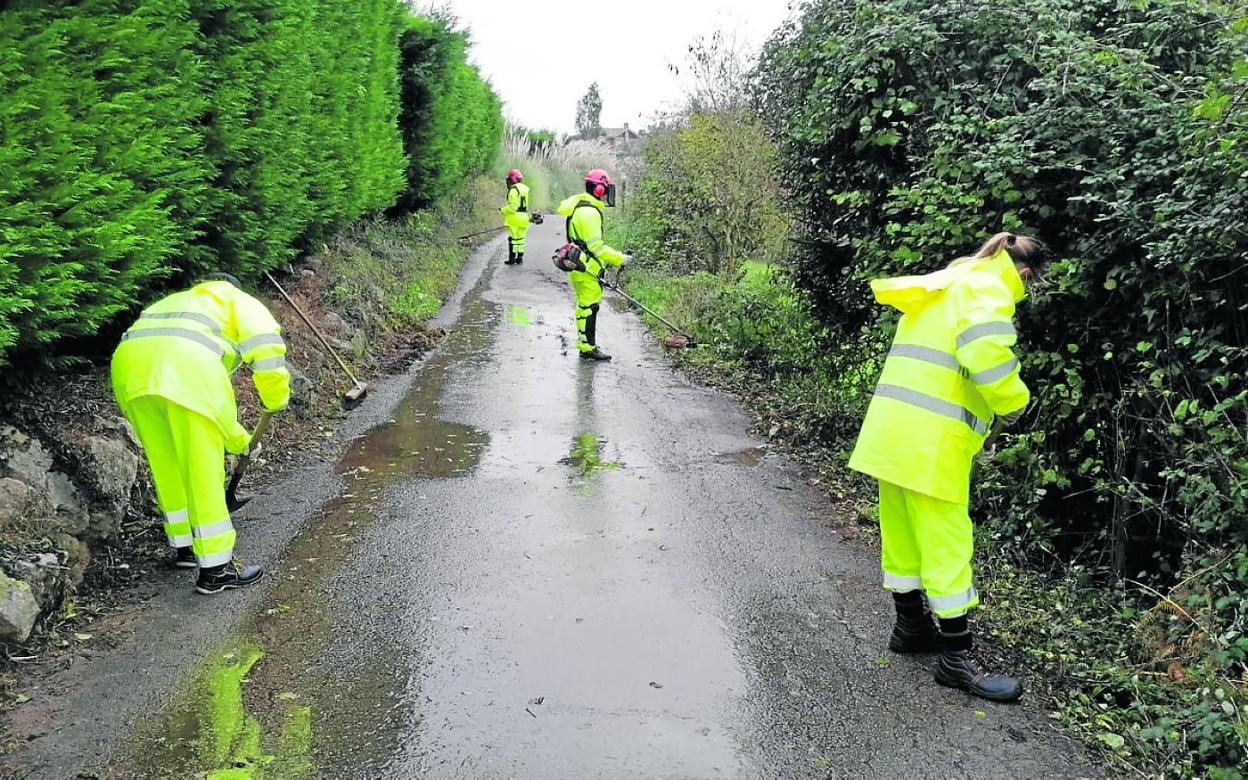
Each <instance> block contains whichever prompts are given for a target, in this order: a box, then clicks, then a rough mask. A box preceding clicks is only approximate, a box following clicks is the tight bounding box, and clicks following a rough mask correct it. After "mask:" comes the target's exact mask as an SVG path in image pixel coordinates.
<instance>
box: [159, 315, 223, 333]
mask: <svg viewBox="0 0 1248 780" xmlns="http://www.w3.org/2000/svg"><path fill="white" fill-rule="evenodd" d="M139 319H141V320H191V321H192V322H198V323H199V324H200V325H203V326H204V327H206V328H208V329H209V330H211V331H212V332H213V333H215V334H217V335H218V336H220V335H221V326H220V325H218V324H217V323H216V322H214V321H213V320H212V318H211V317H209V316H208V315H206V314H197V313H195V312H193V311H162V312H156V313H150V312H143V313H142V314H140V315H139Z"/></svg>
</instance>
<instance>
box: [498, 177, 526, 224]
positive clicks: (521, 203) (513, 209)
mask: <svg viewBox="0 0 1248 780" xmlns="http://www.w3.org/2000/svg"><path fill="white" fill-rule="evenodd" d="M498 212H499V213H500V214H502V215H503V224H504V225H506V226H507V227H509V228H522V227H527V226H528V224H529V220H530V219H532V215H531V214H530V213H529V185H527V184H524V183H523V182H516V183H515V184H513V185H511V186H510V187H508V188H507V205H506V206H503V207H502V208H500V209H499V210H498Z"/></svg>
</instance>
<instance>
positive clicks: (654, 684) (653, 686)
mask: <svg viewBox="0 0 1248 780" xmlns="http://www.w3.org/2000/svg"><path fill="white" fill-rule="evenodd" d="M650 687H651V688H662V687H663V683H657V682H655V681H654V680H651V681H650Z"/></svg>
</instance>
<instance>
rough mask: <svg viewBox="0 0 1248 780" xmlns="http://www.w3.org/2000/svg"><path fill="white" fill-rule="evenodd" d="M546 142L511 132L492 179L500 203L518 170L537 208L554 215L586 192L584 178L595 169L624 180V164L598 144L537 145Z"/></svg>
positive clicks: (596, 142) (531, 133)
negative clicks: (507, 180) (510, 176)
mask: <svg viewBox="0 0 1248 780" xmlns="http://www.w3.org/2000/svg"><path fill="white" fill-rule="evenodd" d="M535 137H536V138H539V139H540V138H542V136H541V135H537V134H534V133H533V132H532V131H526V130H523V129H520V128H510V129H509V131H508V133H507V135H506V138H505V139H504V142H503V146H502V149H501V150H500V151H499V153H498V155H497V157H496V160H495V163H494V168H493V171H492V173H491V177H492V178H494V180H495V181H497V182H498V187H499V189H498V202H499V203H500V204H501V203H502V201H503V198H504V197H505V194H506V187H505V186H504V185H503V179H504V178H505V177H506V175H507V171H509V170H510V169H512V168H518V169H519V170H520V171H521V172H522V173H523V174H524V183H525V184H527V185H529V189H530V196H531V198H532V201H533V204H534V207H535V208H537V209H539V210H542V211H545V212H548V213H549V212H550V211H552V210H553V209H554V207H555V206H556V205H557V204H558V203H559V201H561V200H563V199H564V198H566V197H568V196H569V195H573V194H575V193H578V192H582V191H584V189H585V185H584V176H585V174H586V173H587V172H588V171H590V170H592V169H594V168H606V169H607V170H608V171H610V172H611V173H612V175H613V176H617V177H618V176H620V175H621V171H622V170H623V169H622V167H621V161H620V160H619V159H618V158H617V157H616V156H615V154H614V153H613V152H612V151H611V149H609V148H608V147H606V146H604V145H603V144H602V143H600V142H598V141H568V142H567V143H564V144H552V143H549V142H545V143H543V142H540V141H539V142H535V141H534V138H535Z"/></svg>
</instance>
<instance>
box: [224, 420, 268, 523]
mask: <svg viewBox="0 0 1248 780" xmlns="http://www.w3.org/2000/svg"><path fill="white" fill-rule="evenodd" d="M272 419H273V413H272V412H261V414H260V421H259V422H257V423H256V430H255V432H254V433H252V434H251V446H250V447H249V448H248V449H247V452H246V453H244V454H242V455H239V456H238V462H237V463H235V464H234V473H233V474H231V475H230V484H229V485H228V486H227V487H226V489H225V506H226V508H228V509H229V510H230V511H231V512H237V511H238V510H240V509H242V508H243V507H245V506H247V502H249V501H251V499H253V498H255V496H249V495H245V496H242V497H241V498H240V497H239V495H238V485H239V483H241V482H242V481H243V475H244V474H246V473H247V467H248V466H250V465H251V453H252V452H253V451H254V450H256V449H258V448H259V447H260V437H261V436H263V435H264V432H265V431H266V430H267V429H268V427H269V421H270V420H272Z"/></svg>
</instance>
